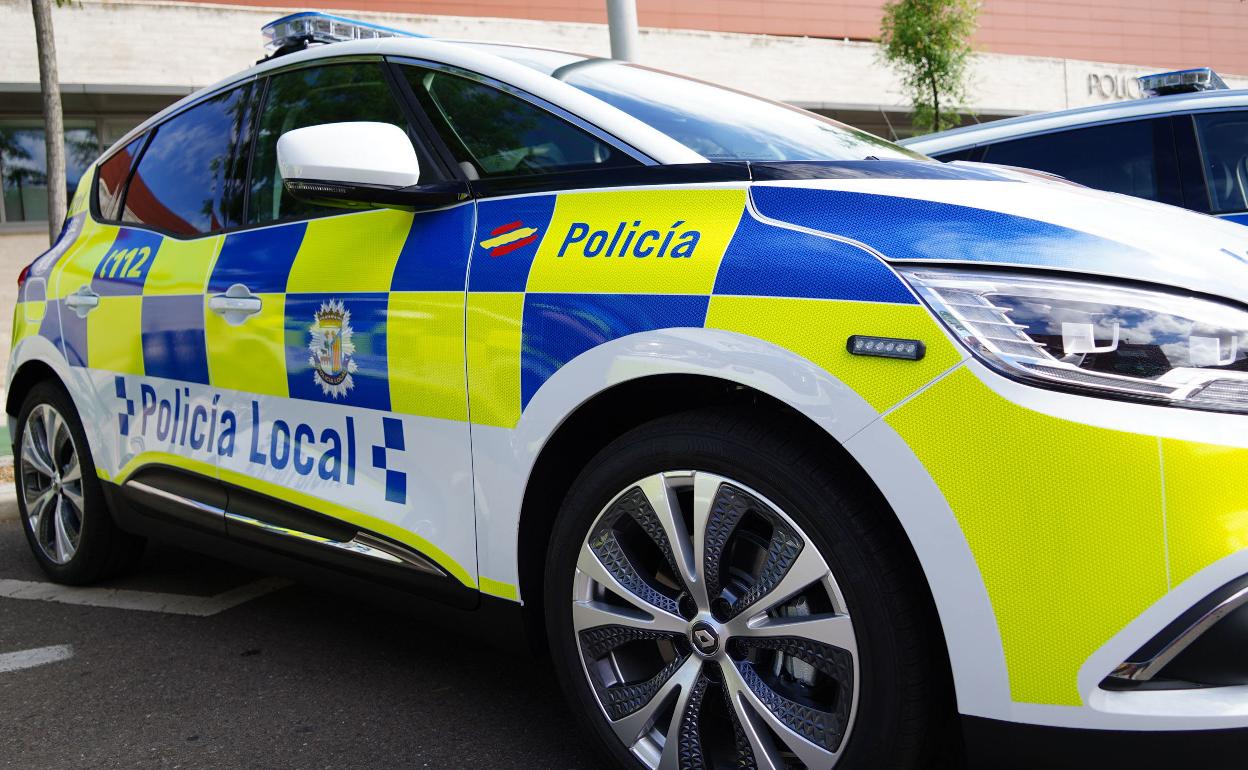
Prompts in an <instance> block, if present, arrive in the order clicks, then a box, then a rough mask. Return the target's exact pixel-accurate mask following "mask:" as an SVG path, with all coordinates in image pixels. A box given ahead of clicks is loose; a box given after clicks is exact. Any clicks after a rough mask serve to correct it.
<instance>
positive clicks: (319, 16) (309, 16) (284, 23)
mask: <svg viewBox="0 0 1248 770" xmlns="http://www.w3.org/2000/svg"><path fill="white" fill-rule="evenodd" d="M260 31H261V32H262V33H263V34H264V50H266V51H268V52H269V53H270V54H272V53H274V52H275V51H279V50H281V49H283V48H285V47H287V46H290V45H298V44H303V45H307V44H308V43H341V42H343V41H346V40H374V39H376V38H379V37H427V35H421V34H418V33H416V32H408V31H407V30H403V29H395V28H394V27H383V26H381V25H380V24H370V23H369V22H366V21H359V20H357V19H348V18H345V17H343V16H335V15H333V14H331V13H321V12H319V11H303V12H301V13H292V14H290V15H289V16H283V17H282V18H280V19H274V20H273V21H271V22H269V23H268V24H265V25H264V26H263V27H261V29H260Z"/></svg>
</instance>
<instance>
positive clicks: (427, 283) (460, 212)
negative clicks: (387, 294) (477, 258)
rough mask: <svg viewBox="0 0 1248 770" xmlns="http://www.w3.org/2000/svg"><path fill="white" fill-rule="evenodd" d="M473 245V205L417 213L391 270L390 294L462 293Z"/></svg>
mask: <svg viewBox="0 0 1248 770" xmlns="http://www.w3.org/2000/svg"><path fill="white" fill-rule="evenodd" d="M471 245H472V205H471V204H465V205H461V206H454V207H452V208H449V209H444V210H442V211H430V212H421V213H417V214H416V215H415V216H414V217H412V229H411V230H409V231H408V233H407V240H405V241H404V242H403V250H402V251H400V252H399V261H398V263H397V264H396V265H395V268H394V278H393V280H392V282H391V285H390V290H391V291H463V290H464V281H465V280H466V277H467V274H468V253H469V249H470V248H471Z"/></svg>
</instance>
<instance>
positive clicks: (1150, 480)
mask: <svg viewBox="0 0 1248 770" xmlns="http://www.w3.org/2000/svg"><path fill="white" fill-rule="evenodd" d="M887 421H888V423H889V425H891V426H892V427H893V428H894V429H895V430H896V431H897V432H898V433H899V434H900V435H901V436H902V438H904V439H905V440H906V442H907V443H908V444H909V445H910V448H911V449H913V450H914V452H915V454H916V455H917V456H918V458H919V460H920V461H922V463H923V464H924V466H926V468H927V471H928V473H930V474H931V476H932V478H933V480H935V482H936V484H937V486H939V487H940V489H941V490H942V491H943V492H944V495H945V499H946V500H947V501H948V502H949V505H950V507H951V508H952V509H953V512H954V515H956V516H957V518H958V523H959V524H960V525H961V527H962V531H963V532H964V533H965V534H966V540H967V543H968V544H969V545H970V547H971V552H972V553H973V554H974V555H975V560H976V563H977V564H978V565H979V569H980V573H981V574H982V575H983V578H984V585H985V586H986V587H987V589H988V595H989V597H990V598H991V600H992V606H993V609H994V610H995V612H996V616H997V624H998V626H999V628H1000V630H1001V641H1002V643H1003V644H1004V647H1005V660H1006V664H1007V666H1008V668H1009V673H1010V691H1011V693H1012V695H1013V698H1014V700H1015V701H1019V702H1024V703H1044V704H1054V705H1062V706H1078V705H1081V698H1080V695H1079V690H1078V684H1077V677H1078V673H1079V668H1080V666H1082V665H1083V663H1084V662H1085V661H1086V660H1087V659H1088V657H1089V656H1090V655H1091V654H1092V653H1093V652H1095V651H1096V650H1097V649H1099V648H1100V647H1101V646H1102V645H1103V644H1105V642H1107V641H1108V640H1109V639H1110V638H1111V637H1112V636H1114V635H1115V634H1116V633H1118V632H1119V631H1121V630H1122V629H1123V627H1124V626H1126V625H1127V624H1128V623H1130V622H1131V621H1132V620H1134V619H1135V618H1136V617H1137V616H1138V615H1139V614H1140V613H1141V612H1143V611H1144V610H1146V609H1147V608H1148V607H1149V606H1150V605H1152V604H1153V603H1154V602H1155V601H1157V600H1158V599H1160V598H1161V597H1162V596H1163V595H1164V594H1165V593H1166V592H1167V590H1168V583H1167V578H1166V551H1165V548H1166V546H1165V537H1164V526H1163V523H1162V510H1161V467H1160V466H1161V462H1160V455H1159V453H1158V451H1157V439H1156V438H1155V437H1153V436H1143V435H1136V434H1131V433H1120V432H1117V431H1110V430H1104V429H1101V428H1093V427H1090V426H1087V425H1081V424H1078V423H1073V422H1067V421H1065V420H1059V419H1057V418H1054V417H1048V416H1046V415H1042V414H1040V413H1039V412H1033V411H1031V410H1028V409H1024V408H1022V407H1020V406H1017V405H1016V404H1014V403H1012V402H1010V401H1007V400H1006V399H1004V398H1001V397H1000V396H998V395H996V393H994V392H993V391H992V390H991V389H989V388H988V387H987V386H986V385H984V384H983V383H982V382H980V381H979V379H978V378H977V377H976V376H975V375H974V374H972V373H971V372H970V371H969V370H967V369H959V370H957V371H955V372H953V373H952V374H950V375H949V376H948V377H946V378H944V379H942V380H941V381H940V382H937V383H936V384H934V385H933V386H932V387H931V388H929V389H928V390H926V391H924V392H923V393H922V394H920V395H919V396H918V397H916V398H915V399H913V400H911V401H908V402H906V403H905V404H904V405H902V406H901V407H900V408H898V409H897V411H896V412H894V413H893V414H891V415H889V416H888V418H887Z"/></svg>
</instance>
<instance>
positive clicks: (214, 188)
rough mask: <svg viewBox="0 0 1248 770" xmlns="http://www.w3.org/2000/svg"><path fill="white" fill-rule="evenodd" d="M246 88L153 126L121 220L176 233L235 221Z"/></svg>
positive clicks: (237, 217) (208, 229)
mask: <svg viewBox="0 0 1248 770" xmlns="http://www.w3.org/2000/svg"><path fill="white" fill-rule="evenodd" d="M249 93H250V87H248V86H244V87H241V88H236V89H233V90H231V91H227V92H226V93H224V94H220V95H218V96H214V97H212V98H211V99H208V100H206V101H203V102H200V103H199V104H197V105H195V106H194V107H191V108H190V109H188V110H186V111H184V112H180V113H178V114H177V115H174V116H173V117H172V118H169V119H168V120H167V121H165V122H164V123H162V124H160V126H158V127H157V128H156V133H155V135H154V136H153V137H152V140H151V142H150V143H149V144H148V146H147V149H146V150H145V151H144V152H143V157H142V158H140V159H139V165H138V166H137V167H136V168H135V170H134V174H133V176H132V177H131V179H130V184H129V186H128V187H127V188H126V198H125V210H124V211H123V212H122V221H123V222H134V223H136V224H142V225H148V226H150V227H154V228H158V229H161V230H166V231H169V232H172V233H176V234H178V235H199V234H202V233H211V232H216V231H218V230H222V229H224V228H226V227H230V226H232V225H236V224H238V223H239V221H240V219H241V213H242V194H241V193H242V190H241V189H240V186H239V184H238V181H239V178H240V176H241V175H240V174H239V173H238V167H239V166H241V165H242V164H241V163H239V162H238V160H237V155H236V153H235V151H234V150H235V146H236V145H237V144H238V141H239V138H240V137H245V136H246V135H247V127H246V122H247V115H246V113H247V109H248V95H249Z"/></svg>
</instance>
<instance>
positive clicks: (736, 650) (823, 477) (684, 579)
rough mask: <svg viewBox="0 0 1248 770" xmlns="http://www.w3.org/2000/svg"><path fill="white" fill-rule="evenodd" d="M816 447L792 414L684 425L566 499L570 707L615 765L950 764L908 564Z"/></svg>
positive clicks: (579, 484) (561, 636) (668, 424)
mask: <svg viewBox="0 0 1248 770" xmlns="http://www.w3.org/2000/svg"><path fill="white" fill-rule="evenodd" d="M809 435H810V431H809V429H808V428H807V426H805V425H803V424H802V423H800V422H798V421H797V420H796V419H789V418H780V419H760V418H758V417H752V416H748V415H746V414H742V413H741V411H740V410H722V409H708V410H699V411H695V412H688V413H683V414H680V415H676V416H672V417H667V418H663V419H660V420H656V421H654V422H651V423H648V424H646V425H643V426H641V427H638V428H636V429H634V430H632V431H630V432H629V433H627V434H625V435H623V436H621V437H620V438H619V439H617V440H615V441H613V442H612V443H611V444H610V445H609V446H607V447H606V448H605V449H603V450H602V451H601V452H600V453H599V454H598V455H597V456H596V457H594V458H593V459H592V460H591V461H590V462H589V463H588V465H587V466H586V468H585V470H584V471H583V472H582V473H581V474H580V475H579V477H578V478H577V479H576V481H575V482H574V484H573V485H572V488H571V490H570V491H569V493H568V495H567V497H566V498H565V500H564V503H563V505H562V507H561V509H560V512H559V514H558V517H557V520H556V524H555V529H554V532H553V534H552V537H551V542H550V548H549V552H548V558H547V563H546V574H545V595H544V600H545V612H546V622H547V631H548V634H549V639H550V645H551V652H552V657H553V661H554V665H555V667H556V670H557V673H558V676H559V679H560V683H561V686H562V687H563V689H564V692H565V694H566V695H567V697H568V698H569V699H570V701H571V703H572V704H573V707H574V711H575V712H576V713H577V714H578V715H579V716H580V717H581V719H582V721H583V722H584V723H585V726H586V727H587V729H588V731H589V732H590V733H591V734H592V735H594V736H595V737H596V738H597V741H598V742H599V743H600V745H601V746H602V747H603V748H604V749H605V751H606V752H607V753H608V754H609V755H611V756H613V757H614V758H615V759H616V761H617V762H618V763H619V765H620V766H621V767H628V768H656V767H663V768H667V767H671V768H704V767H705V768H713V767H732V768H747V767H760V768H762V767H777V768H788V767H807V768H810V769H811V770H815V768H826V767H833V766H835V767H837V768H905V769H909V768H932V767H938V766H944V765H948V764H952V763H954V762H955V758H954V757H953V756H952V754H954V753H955V752H956V746H957V739H956V738H955V737H954V736H956V735H957V730H956V724H957V722H956V708H955V707H954V704H953V698H952V695H951V689H952V688H951V686H950V684H949V680H950V677H949V673H948V663H947V657H946V656H945V652H944V647H943V641H942V638H941V636H940V633H939V630H938V627H937V621H936V619H935V612H934V610H933V609H932V607H931V603H930V598H928V594H927V590H926V587H925V585H924V583H923V582H922V576H921V573H920V571H919V569H918V566H917V564H916V563H915V561H916V560H915V558H914V556H913V552H912V551H910V550H909V548H908V546H907V545H906V543H905V542H904V534H903V533H902V532H901V529H900V527H899V526H898V525H897V523H896V521H895V518H894V517H893V515H892V513H891V512H890V511H888V510H886V509H883V504H882V503H875V504H871V503H867V502H864V500H869V499H871V496H870V495H866V494H862V493H855V492H853V491H852V490H853V485H852V484H850V483H847V480H846V478H845V475H846V474H847V473H849V471H847V470H846V469H844V468H840V469H838V467H837V463H838V458H839V457H841V456H842V455H839V454H837V455H833V456H829V453H828V452H826V451H824V450H823V449H821V448H820V446H819V445H818V444H817V442H812V441H809V440H807V439H806V438H804V437H807V436H809ZM665 498H666V502H665V501H664V499H665ZM664 508H666V510H664ZM698 526H701V529H702V531H703V532H705V533H706V534H705V535H704V536H703V539H702V541H701V543H700V544H699V541H698V538H697V537H693V536H691V533H693V532H694V531H695V530H696V528H697V527H698ZM699 548H701V549H702V551H703V555H702V558H701V559H698V558H697V555H696V554H697V550H698V549H699ZM808 549H813V550H808ZM682 562H683V564H684V567H683V568H682V566H681V564H682ZM824 571H826V574H822V573H823V572H824ZM814 576H818V577H814ZM812 577H814V579H811V578H812ZM699 581H701V588H698V587H697V585H698V583H699ZM799 588H800V590H799V591H798V593H796V594H790V592H791V591H794V590H798V589H799ZM626 594H627V596H626ZM787 596H791V597H792V598H785V597H787ZM802 618H806V619H805V620H803V619H802ZM768 626H770V628H768ZM840 644H844V645H845V646H844V647H841V646H839V645H840ZM695 669H696V673H694V671H695ZM652 672H655V673H652ZM734 701H735V705H734ZM678 714H683V716H682V717H681V718H680V719H679V720H678V719H677V715H678ZM633 736H637V737H636V739H635V740H634V738H633ZM672 741H675V743H674V744H673V743H672ZM630 744H631V745H630ZM795 760H796V761H798V762H800V764H796V765H795V764H793V762H794V761H795ZM769 763H770V764H769Z"/></svg>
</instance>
